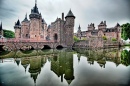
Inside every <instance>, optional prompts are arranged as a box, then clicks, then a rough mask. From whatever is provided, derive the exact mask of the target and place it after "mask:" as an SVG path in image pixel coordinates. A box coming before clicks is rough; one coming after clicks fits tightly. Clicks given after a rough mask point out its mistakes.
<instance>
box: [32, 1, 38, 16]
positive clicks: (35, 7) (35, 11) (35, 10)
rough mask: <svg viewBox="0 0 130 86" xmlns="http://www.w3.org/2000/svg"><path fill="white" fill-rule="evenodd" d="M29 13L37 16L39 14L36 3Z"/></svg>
mask: <svg viewBox="0 0 130 86" xmlns="http://www.w3.org/2000/svg"><path fill="white" fill-rule="evenodd" d="M31 13H37V14H39V11H38V8H37V4H36V3H35V6H34V7H33V9H32V10H31Z"/></svg>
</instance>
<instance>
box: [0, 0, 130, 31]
mask: <svg viewBox="0 0 130 86" xmlns="http://www.w3.org/2000/svg"><path fill="white" fill-rule="evenodd" d="M34 5H35V0H0V20H1V21H2V23H3V28H5V29H9V30H12V31H14V28H13V26H14V23H15V22H16V21H17V20H18V18H19V19H20V21H22V20H23V19H24V17H25V14H26V13H27V14H28V18H29V14H30V13H31V9H32V8H33V7H34ZM37 5H38V9H39V12H41V14H42V17H43V18H44V19H45V21H46V22H47V24H48V25H49V24H50V23H51V22H53V21H55V20H56V18H57V17H60V18H61V13H62V12H64V14H65V16H66V15H67V13H68V11H69V10H70V9H71V10H72V12H73V14H74V15H75V16H76V19H75V28H74V31H75V32H76V31H77V29H78V26H79V24H80V26H81V30H82V31H85V30H87V26H88V24H90V23H95V26H96V28H97V25H98V24H99V23H100V22H101V21H104V20H106V22H107V27H114V26H115V25H116V23H117V22H118V23H120V24H123V23H127V22H130V9H129V8H130V0H37Z"/></svg>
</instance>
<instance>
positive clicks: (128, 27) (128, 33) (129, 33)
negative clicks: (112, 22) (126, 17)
mask: <svg viewBox="0 0 130 86" xmlns="http://www.w3.org/2000/svg"><path fill="white" fill-rule="evenodd" d="M121 27H122V32H121V37H122V39H124V40H127V39H130V23H126V24H123V25H121Z"/></svg>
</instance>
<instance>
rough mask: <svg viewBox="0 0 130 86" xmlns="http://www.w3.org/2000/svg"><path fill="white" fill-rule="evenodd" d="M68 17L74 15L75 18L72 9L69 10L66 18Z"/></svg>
mask: <svg viewBox="0 0 130 86" xmlns="http://www.w3.org/2000/svg"><path fill="white" fill-rule="evenodd" d="M67 17H74V18H75V16H74V14H73V13H72V11H71V9H70V10H69V12H68V14H67V16H66V17H65V18H67Z"/></svg>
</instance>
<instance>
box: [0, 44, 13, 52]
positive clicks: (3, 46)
mask: <svg viewBox="0 0 130 86" xmlns="http://www.w3.org/2000/svg"><path fill="white" fill-rule="evenodd" d="M11 50H12V48H11V47H10V46H8V45H0V51H11Z"/></svg>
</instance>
